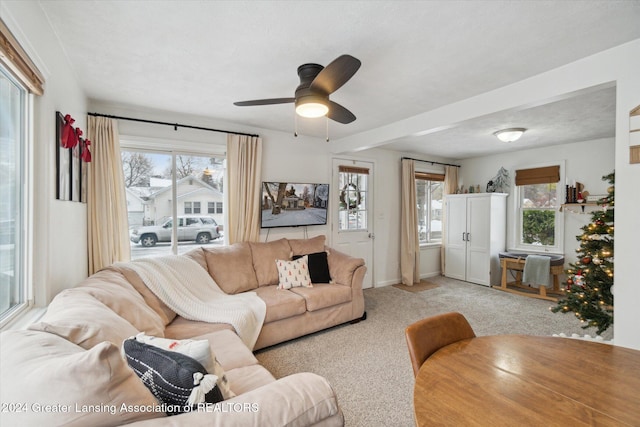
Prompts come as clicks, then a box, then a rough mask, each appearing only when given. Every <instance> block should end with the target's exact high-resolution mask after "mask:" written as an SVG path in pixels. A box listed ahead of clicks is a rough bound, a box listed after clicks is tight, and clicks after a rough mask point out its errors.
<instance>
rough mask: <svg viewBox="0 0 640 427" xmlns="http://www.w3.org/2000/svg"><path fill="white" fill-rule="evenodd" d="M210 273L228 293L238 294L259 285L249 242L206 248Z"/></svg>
mask: <svg viewBox="0 0 640 427" xmlns="http://www.w3.org/2000/svg"><path fill="white" fill-rule="evenodd" d="M204 254H205V258H206V260H207V267H208V268H209V274H210V275H211V277H213V280H215V281H216V283H217V284H218V286H220V289H222V290H223V291H224V292H225V293H227V294H237V293H240V292H245V291H250V290H253V289H255V288H257V287H258V280H257V279H256V273H255V271H254V270H253V262H252V261H251V247H250V246H249V243H246V242H242V243H234V244H233V245H231V246H222V247H217V248H206V249H204Z"/></svg>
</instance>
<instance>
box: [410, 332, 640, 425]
mask: <svg viewBox="0 0 640 427" xmlns="http://www.w3.org/2000/svg"><path fill="white" fill-rule="evenodd" d="M413 393H414V394H413V403H414V411H415V418H416V423H417V425H418V426H445V425H446V426H485V425H486V426H516V425H517V426H522V425H530V426H556V425H557V426H572V427H573V426H582V425H597V426H640V351H637V350H631V349H628V348H624V347H619V346H613V345H609V344H605V343H599V342H595V341H589V340H580V339H571V338H561V337H540V336H529V335H492V336H481V337H475V338H470V339H466V340H462V341H459V342H457V343H454V344H450V345H448V346H445V347H443V348H441V349H440V350H438V351H437V352H435V353H434V354H433V355H431V356H430V357H429V358H428V359H427V360H426V361H425V362H424V364H423V365H422V367H421V368H420V371H419V372H418V375H417V376H416V380H415V386H414V391H413Z"/></svg>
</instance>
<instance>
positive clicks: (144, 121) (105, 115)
mask: <svg viewBox="0 0 640 427" xmlns="http://www.w3.org/2000/svg"><path fill="white" fill-rule="evenodd" d="M87 114H88V115H89V116H94V117H106V118H108V119H118V120H129V121H132V122H140V123H152V124H154V125H167V126H173V130H176V131H177V130H178V128H179V127H181V128H187V129H198V130H206V131H209V132H220V133H232V134H234V135H245V136H255V137H259V136H260V135H255V134H252V133H242V132H231V131H228V130H222V129H213V128H205V127H201V126H191V125H183V124H180V123H169V122H159V121H157V120H145V119H134V118H131V117H122V116H112V115H111V114H101V113H87Z"/></svg>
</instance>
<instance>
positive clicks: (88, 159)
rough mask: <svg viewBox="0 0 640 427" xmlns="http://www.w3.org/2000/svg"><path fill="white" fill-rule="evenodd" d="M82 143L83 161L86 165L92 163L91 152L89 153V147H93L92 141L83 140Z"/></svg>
mask: <svg viewBox="0 0 640 427" xmlns="http://www.w3.org/2000/svg"><path fill="white" fill-rule="evenodd" d="M81 141H82V154H81V157H82V161H83V162H85V163H90V162H91V151H89V146H90V145H91V141H89V140H88V139H83V140H81Z"/></svg>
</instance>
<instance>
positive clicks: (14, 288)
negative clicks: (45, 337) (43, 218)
mask: <svg viewBox="0 0 640 427" xmlns="http://www.w3.org/2000/svg"><path fill="white" fill-rule="evenodd" d="M28 102H29V93H28V90H27V89H26V88H25V87H24V86H23V85H22V84H21V83H20V82H18V81H17V80H16V79H14V78H13V76H12V75H11V74H10V73H9V71H8V70H7V68H5V67H4V66H3V65H2V64H0V169H1V171H2V179H0V200H2V203H0V319H4V318H6V317H7V316H10V315H11V313H12V312H14V311H15V310H16V309H18V308H19V307H21V306H23V304H25V303H26V286H27V285H26V280H25V275H26V269H25V262H26V252H25V250H24V249H25V235H24V233H23V232H22V230H24V229H25V225H26V226H27V227H31V224H25V221H26V216H25V214H24V213H25V212H26V202H27V194H25V189H26V188H28V186H27V185H25V180H26V178H27V174H26V173H25V170H26V167H27V163H26V162H27V155H26V147H27V141H28V139H27V123H29V117H28V114H29V113H28V111H29V108H28V107H27V103H28Z"/></svg>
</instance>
